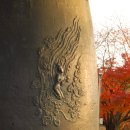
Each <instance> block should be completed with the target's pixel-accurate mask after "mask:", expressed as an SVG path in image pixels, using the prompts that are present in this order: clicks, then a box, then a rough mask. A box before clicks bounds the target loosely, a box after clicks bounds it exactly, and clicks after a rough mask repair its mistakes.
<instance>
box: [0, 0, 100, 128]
mask: <svg viewBox="0 0 130 130" xmlns="http://www.w3.org/2000/svg"><path fill="white" fill-rule="evenodd" d="M1 7H2V8H1V10H2V11H1V12H0V13H1V16H0V17H1V19H2V21H1V24H0V28H1V37H0V42H1V43H0V44H1V45H0V46H1V47H0V49H1V52H0V53H1V55H0V64H1V65H0V72H1V74H0V76H1V78H0V97H1V98H0V105H1V106H0V123H1V124H0V129H2V130H7V129H8V130H98V129H99V103H98V102H99V101H98V99H99V95H98V85H97V70H96V61H95V48H94V41H93V32H92V24H91V17H90V11H89V4H88V1H87V0H80V1H79V0H24V1H22V0H20V1H16V0H12V1H8V2H7V3H6V2H3V3H2V5H1ZM7 7H8V10H7V9H6V8H7Z"/></svg>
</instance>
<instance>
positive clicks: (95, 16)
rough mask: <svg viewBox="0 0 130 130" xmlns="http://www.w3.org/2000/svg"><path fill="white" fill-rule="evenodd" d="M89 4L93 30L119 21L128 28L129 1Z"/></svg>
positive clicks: (101, 0)
mask: <svg viewBox="0 0 130 130" xmlns="http://www.w3.org/2000/svg"><path fill="white" fill-rule="evenodd" d="M89 4H90V10H91V16H92V21H93V26H94V28H96V29H101V28H102V27H103V26H105V25H109V24H114V23H115V21H116V22H117V21H119V20H120V21H121V23H123V24H126V25H128V26H130V0H89Z"/></svg>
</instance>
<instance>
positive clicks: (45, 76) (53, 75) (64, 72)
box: [32, 18, 83, 126]
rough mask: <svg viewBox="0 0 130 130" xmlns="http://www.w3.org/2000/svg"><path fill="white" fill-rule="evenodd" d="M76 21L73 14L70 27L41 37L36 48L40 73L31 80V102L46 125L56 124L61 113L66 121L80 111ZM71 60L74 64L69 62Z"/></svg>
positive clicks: (80, 90)
mask: <svg viewBox="0 0 130 130" xmlns="http://www.w3.org/2000/svg"><path fill="white" fill-rule="evenodd" d="M78 22H79V21H78V20H77V18H74V20H73V24H72V25H71V26H70V27H67V28H66V29H65V30H60V31H59V32H58V34H57V35H56V36H55V37H48V38H45V39H43V41H42V47H41V48H40V49H39V60H38V74H39V75H38V77H37V78H36V79H35V80H34V81H33V83H32V88H33V89H37V91H38V95H37V97H34V99H33V103H34V105H35V106H37V108H38V109H39V113H40V115H41V118H42V123H43V125H45V126H46V125H49V124H54V125H55V126H59V125H60V118H61V115H62V116H63V117H64V118H65V119H66V120H69V121H76V120H77V119H78V118H79V115H80V109H79V108H80V97H81V96H82V95H83V90H82V87H81V79H80V67H81V65H80V58H81V56H78V55H77V53H76V52H77V48H78V45H79V39H80V27H79V24H78ZM71 63H73V64H75V65H74V66H71V65H70V64H71ZM72 67H73V68H72ZM70 69H72V72H73V74H72V75H70Z"/></svg>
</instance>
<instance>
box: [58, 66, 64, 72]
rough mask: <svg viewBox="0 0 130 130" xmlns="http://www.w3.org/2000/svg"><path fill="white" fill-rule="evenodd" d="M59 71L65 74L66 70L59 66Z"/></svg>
mask: <svg viewBox="0 0 130 130" xmlns="http://www.w3.org/2000/svg"><path fill="white" fill-rule="evenodd" d="M58 71H59V72H60V73H63V72H64V69H63V67H62V66H61V65H58Z"/></svg>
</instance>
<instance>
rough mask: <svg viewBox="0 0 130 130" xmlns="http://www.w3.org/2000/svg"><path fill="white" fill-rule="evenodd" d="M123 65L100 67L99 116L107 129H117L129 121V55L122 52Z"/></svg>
mask: <svg viewBox="0 0 130 130" xmlns="http://www.w3.org/2000/svg"><path fill="white" fill-rule="evenodd" d="M122 58H123V60H124V65H122V66H120V67H114V64H115V63H111V65H112V66H110V67H109V68H106V67H102V68H101V69H102V72H103V75H102V88H101V99H100V100H101V101H100V109H101V110H100V117H102V118H103V119H104V125H105V126H106V128H107V130H118V129H119V127H121V126H123V125H124V124H125V122H128V121H130V56H128V54H122Z"/></svg>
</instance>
